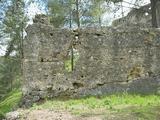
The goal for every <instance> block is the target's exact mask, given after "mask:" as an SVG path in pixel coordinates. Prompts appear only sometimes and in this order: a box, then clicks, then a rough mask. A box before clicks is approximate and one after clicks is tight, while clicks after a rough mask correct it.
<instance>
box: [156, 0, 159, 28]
mask: <svg viewBox="0 0 160 120" xmlns="http://www.w3.org/2000/svg"><path fill="white" fill-rule="evenodd" d="M156 8H157V9H156V18H157V27H159V28H160V0H159V1H157V4H156Z"/></svg>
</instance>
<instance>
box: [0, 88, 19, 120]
mask: <svg viewBox="0 0 160 120" xmlns="http://www.w3.org/2000/svg"><path fill="white" fill-rule="evenodd" d="M21 97H22V93H21V92H20V90H13V91H12V92H10V93H9V94H8V95H7V96H6V97H5V98H4V99H3V100H2V101H0V118H2V117H3V116H4V115H5V114H6V113H7V112H10V111H11V110H13V108H15V107H17V105H18V104H19V102H20V100H21Z"/></svg>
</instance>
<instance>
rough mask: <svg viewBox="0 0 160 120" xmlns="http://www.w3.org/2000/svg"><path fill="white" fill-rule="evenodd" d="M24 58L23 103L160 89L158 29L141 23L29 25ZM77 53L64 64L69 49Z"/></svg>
mask: <svg viewBox="0 0 160 120" xmlns="http://www.w3.org/2000/svg"><path fill="white" fill-rule="evenodd" d="M26 31H27V37H26V40H25V41H24V60H23V61H24V62H23V67H24V69H23V73H24V82H23V95H24V101H25V104H30V103H32V102H36V101H39V100H41V99H45V98H60V97H69V98H72V97H83V96H88V95H105V94H106V95H108V94H113V93H123V92H128V93H138V94H150V93H158V92H159V91H160V77H158V76H159V73H160V30H158V29H148V28H139V27H131V28H130V27H129V28H126V29H123V28H118V29H116V28H102V29H99V28H97V29H95V28H88V29H87V28H86V29H79V30H75V31H74V30H73V31H72V30H67V29H57V28H54V27H53V26H51V25H49V24H42V23H34V24H33V25H30V26H28V28H27V29H26ZM72 48H73V52H74V54H76V55H75V56H78V57H77V58H76V60H75V63H74V66H73V67H74V68H73V71H69V70H67V69H66V68H65V66H66V65H65V64H66V61H68V60H70V56H71V52H70V51H71V49H72Z"/></svg>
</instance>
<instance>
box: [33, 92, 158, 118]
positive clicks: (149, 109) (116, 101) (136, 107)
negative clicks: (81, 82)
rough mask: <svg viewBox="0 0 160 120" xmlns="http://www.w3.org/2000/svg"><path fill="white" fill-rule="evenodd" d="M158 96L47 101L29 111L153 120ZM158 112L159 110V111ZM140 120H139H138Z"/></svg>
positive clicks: (125, 95)
mask: <svg viewBox="0 0 160 120" xmlns="http://www.w3.org/2000/svg"><path fill="white" fill-rule="evenodd" d="M159 108H160V96H157V95H148V96H140V95H128V94H124V95H110V96H103V97H88V98H82V99H70V100H66V101H60V100H52V101H51V100H49V101H46V102H45V103H44V104H41V105H37V104H34V105H33V107H32V108H31V110H35V109H51V110H52V109H53V110H67V111H69V112H71V113H73V114H76V115H84V114H90V113H93V112H94V111H96V113H97V112H98V111H101V113H102V112H104V114H105V112H106V111H110V112H113V113H116V114H128V113H129V114H134V115H136V116H138V117H139V118H142V120H143V118H144V119H146V120H154V117H155V114H159V115H160V112H157V109H159ZM159 111H160V109H159ZM140 120H141V119H140Z"/></svg>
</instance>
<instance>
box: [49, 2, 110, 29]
mask: <svg viewBox="0 0 160 120" xmlns="http://www.w3.org/2000/svg"><path fill="white" fill-rule="evenodd" d="M104 3H105V1H104V0H49V3H48V6H49V16H50V21H51V23H52V24H53V25H54V26H55V27H63V26H70V28H72V26H79V27H80V26H81V27H86V26H88V25H89V26H93V25H100V26H101V21H102V20H101V17H102V15H103V13H105V12H106V11H107V10H108V8H107V7H106V6H103V4H104ZM79 22H80V25H79Z"/></svg>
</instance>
